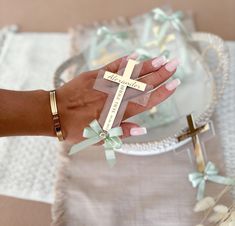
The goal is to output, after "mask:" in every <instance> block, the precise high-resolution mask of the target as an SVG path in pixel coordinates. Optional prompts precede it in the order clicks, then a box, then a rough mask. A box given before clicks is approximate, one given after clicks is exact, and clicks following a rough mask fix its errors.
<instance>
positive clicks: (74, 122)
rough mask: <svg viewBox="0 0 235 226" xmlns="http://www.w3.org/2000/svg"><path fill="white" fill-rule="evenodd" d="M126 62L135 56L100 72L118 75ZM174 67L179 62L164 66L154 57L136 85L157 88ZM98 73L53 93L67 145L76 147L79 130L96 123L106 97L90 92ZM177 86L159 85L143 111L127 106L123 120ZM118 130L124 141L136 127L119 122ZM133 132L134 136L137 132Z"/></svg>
mask: <svg viewBox="0 0 235 226" xmlns="http://www.w3.org/2000/svg"><path fill="white" fill-rule="evenodd" d="M129 58H135V55H132V56H130V57H127V56H126V57H124V58H120V59H117V60H115V61H114V62H112V63H110V64H108V65H106V66H105V67H103V68H101V69H104V70H107V71H110V72H113V73H115V72H117V71H118V69H119V65H120V63H121V62H122V60H128V59H129ZM178 64H179V61H178V60H177V59H174V60H172V61H170V62H168V63H166V60H165V58H164V57H157V58H154V59H151V60H148V61H145V62H144V63H143V67H142V70H141V73H140V76H139V77H141V78H140V80H139V81H141V82H144V83H147V84H150V85H153V86H154V87H157V86H159V85H160V84H161V83H163V82H165V81H166V80H167V79H169V78H170V77H171V76H172V75H173V74H174V72H175V71H176V67H177V65H178ZM99 70H100V69H98V70H93V71H89V72H84V73H81V74H80V75H79V76H78V77H76V78H74V79H73V80H71V81H69V82H68V83H66V84H65V85H63V86H62V87H60V88H59V89H57V104H58V110H59V114H60V120H61V127H62V131H63V134H64V137H65V140H67V141H68V142H70V143H78V142H79V141H81V140H83V138H82V133H83V129H84V128H85V127H87V126H88V124H89V123H90V122H91V121H92V120H94V119H99V116H100V113H101V111H102V109H103V106H104V103H105V101H106V98H107V94H106V93H103V92H100V91H97V90H95V89H93V86H94V82H95V80H96V77H97V74H98V71H99ZM179 84H180V81H179V80H178V79H176V80H172V81H171V82H168V83H166V84H164V85H161V86H160V87H159V88H158V89H156V91H154V92H153V93H152V94H151V96H150V98H149V101H148V104H147V106H145V107H143V106H141V105H138V104H135V103H131V102H129V103H128V106H127V109H126V112H125V115H124V118H123V120H125V119H127V118H129V117H131V116H133V115H136V114H138V113H141V112H143V111H146V110H147V109H150V108H152V107H153V106H155V105H157V104H159V103H161V102H162V101H164V100H165V99H166V98H168V97H169V96H170V95H172V94H173V92H174V91H175V89H176V87H177V86H178V85H179ZM121 127H122V129H123V132H124V137H127V136H130V130H131V128H138V125H136V124H134V123H126V122H123V123H122V124H121ZM132 131H133V129H132ZM140 131H141V130H140ZM135 132H136V134H138V129H137V130H135Z"/></svg>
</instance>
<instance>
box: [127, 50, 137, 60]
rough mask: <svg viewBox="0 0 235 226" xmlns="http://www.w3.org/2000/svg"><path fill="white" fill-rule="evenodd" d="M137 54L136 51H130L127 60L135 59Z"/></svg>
mask: <svg viewBox="0 0 235 226" xmlns="http://www.w3.org/2000/svg"><path fill="white" fill-rule="evenodd" d="M138 56H139V55H138V53H137V52H133V53H131V54H130V55H129V56H128V57H127V60H129V59H133V60H134V59H136V58H137V57H138Z"/></svg>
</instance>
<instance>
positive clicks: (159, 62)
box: [152, 56, 166, 68]
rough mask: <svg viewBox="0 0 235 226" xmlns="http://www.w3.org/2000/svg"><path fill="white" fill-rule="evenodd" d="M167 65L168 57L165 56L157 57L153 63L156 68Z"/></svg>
mask: <svg viewBox="0 0 235 226" xmlns="http://www.w3.org/2000/svg"><path fill="white" fill-rule="evenodd" d="M165 63H166V57H165V56H160V57H156V58H155V59H153V61H152V65H153V67H155V68H160V67H161V66H162V65H163V64H165Z"/></svg>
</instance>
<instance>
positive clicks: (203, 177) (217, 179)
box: [188, 162, 235, 200]
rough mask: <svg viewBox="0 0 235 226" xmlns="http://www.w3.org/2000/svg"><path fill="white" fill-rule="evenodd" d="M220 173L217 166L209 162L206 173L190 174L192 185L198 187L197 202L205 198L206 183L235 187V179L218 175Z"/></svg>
mask: <svg viewBox="0 0 235 226" xmlns="http://www.w3.org/2000/svg"><path fill="white" fill-rule="evenodd" d="M218 173H219V171H218V169H217V168H216V166H215V165H214V164H213V163H212V162H208V163H207V165H206V168H205V170H204V173H200V172H193V173H190V174H189V176H188V178H189V181H190V182H191V183H192V186H193V187H194V188H195V187H198V191H197V200H200V199H202V198H203V197H204V192H205V187H206V181H211V182H214V183H218V184H224V185H234V184H235V179H233V178H229V177H223V176H220V175H218Z"/></svg>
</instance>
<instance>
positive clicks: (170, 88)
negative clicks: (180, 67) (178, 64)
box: [165, 78, 181, 91]
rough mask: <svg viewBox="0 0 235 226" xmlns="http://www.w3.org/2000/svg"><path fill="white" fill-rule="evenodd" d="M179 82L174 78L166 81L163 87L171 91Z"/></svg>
mask: <svg viewBox="0 0 235 226" xmlns="http://www.w3.org/2000/svg"><path fill="white" fill-rule="evenodd" d="M180 83H181V81H180V80H179V79H178V78H177V79H174V80H172V81H170V82H168V83H166V85H165V87H166V89H167V90H169V91H172V90H174V89H175V88H176V87H177V86H179V85H180Z"/></svg>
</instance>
